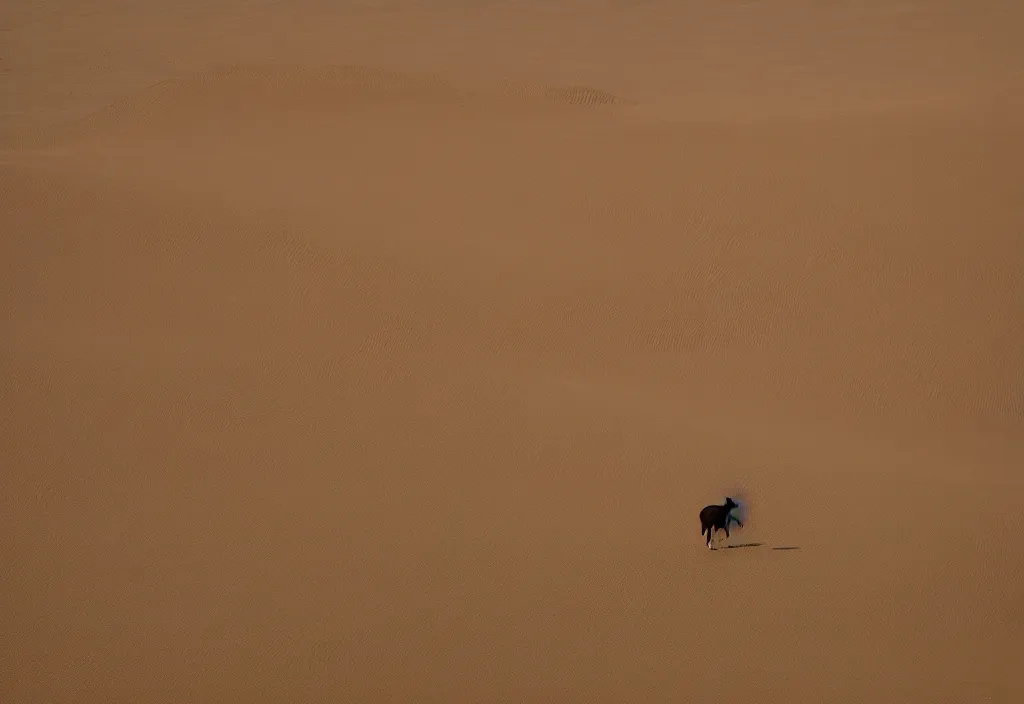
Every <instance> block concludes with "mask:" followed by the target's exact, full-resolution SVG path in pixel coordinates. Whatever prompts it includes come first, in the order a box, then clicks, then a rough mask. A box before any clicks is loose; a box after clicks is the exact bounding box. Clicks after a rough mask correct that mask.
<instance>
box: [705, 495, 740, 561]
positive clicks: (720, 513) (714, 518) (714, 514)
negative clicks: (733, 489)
mask: <svg viewBox="0 0 1024 704" xmlns="http://www.w3.org/2000/svg"><path fill="white" fill-rule="evenodd" d="M738 506H739V504H737V503H736V502H735V501H733V500H732V499H730V498H729V497H728V496H726V497H725V504H724V505H722V506H718V505H715V504H712V505H711V506H705V507H704V508H703V509H701V512H700V534H701V535H704V534H705V533H707V536H708V548H710V549H711V550H714V548H713V547H711V536H712V534H713V533H714V532H715V531H716V530H724V531H725V537H726V538H728V537H729V521H736V524H737V525H739V527H740V528H742V527H743V523H742V522H741V521H740V519H738V518H736V516H734V515H732V513H731V511H732V510H733V509H734V508H737V507H738Z"/></svg>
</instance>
